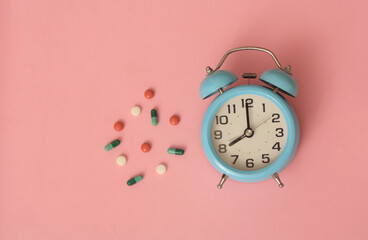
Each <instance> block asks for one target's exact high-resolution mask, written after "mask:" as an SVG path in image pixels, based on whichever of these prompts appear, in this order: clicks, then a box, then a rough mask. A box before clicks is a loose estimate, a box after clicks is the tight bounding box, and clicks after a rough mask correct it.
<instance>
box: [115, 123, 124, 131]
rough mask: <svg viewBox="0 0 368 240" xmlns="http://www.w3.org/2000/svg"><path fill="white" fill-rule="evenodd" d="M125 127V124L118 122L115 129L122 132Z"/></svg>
mask: <svg viewBox="0 0 368 240" xmlns="http://www.w3.org/2000/svg"><path fill="white" fill-rule="evenodd" d="M123 128H124V124H123V123H122V122H116V123H115V124H114V129H115V131H117V132H120V131H121V130H123Z"/></svg>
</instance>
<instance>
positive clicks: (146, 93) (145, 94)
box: [144, 89, 155, 99]
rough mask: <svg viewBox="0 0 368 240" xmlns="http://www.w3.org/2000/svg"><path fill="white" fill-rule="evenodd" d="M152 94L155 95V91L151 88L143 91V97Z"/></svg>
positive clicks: (148, 97)
mask: <svg viewBox="0 0 368 240" xmlns="http://www.w3.org/2000/svg"><path fill="white" fill-rule="evenodd" d="M154 95H155V93H154V92H153V90H151V89H148V90H146V91H145V92H144V97H145V98H147V99H151V98H153V96H154Z"/></svg>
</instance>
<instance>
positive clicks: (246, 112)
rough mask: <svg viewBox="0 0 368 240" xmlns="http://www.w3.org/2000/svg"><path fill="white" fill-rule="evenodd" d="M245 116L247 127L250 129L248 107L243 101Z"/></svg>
mask: <svg viewBox="0 0 368 240" xmlns="http://www.w3.org/2000/svg"><path fill="white" fill-rule="evenodd" d="M245 116H246V118H247V129H251V128H250V122H249V107H248V103H245Z"/></svg>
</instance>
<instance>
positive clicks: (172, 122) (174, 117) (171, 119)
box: [170, 115, 180, 125]
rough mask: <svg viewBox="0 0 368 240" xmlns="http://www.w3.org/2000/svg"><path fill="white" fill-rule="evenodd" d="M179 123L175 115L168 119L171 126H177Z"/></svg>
mask: <svg viewBox="0 0 368 240" xmlns="http://www.w3.org/2000/svg"><path fill="white" fill-rule="evenodd" d="M179 122H180V119H179V117H177V116H175V115H173V116H171V118H170V124H171V125H177V124H178V123H179Z"/></svg>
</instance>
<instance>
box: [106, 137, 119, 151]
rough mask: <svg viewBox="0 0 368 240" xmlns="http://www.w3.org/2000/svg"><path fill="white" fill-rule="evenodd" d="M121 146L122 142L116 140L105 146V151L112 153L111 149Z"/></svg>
mask: <svg viewBox="0 0 368 240" xmlns="http://www.w3.org/2000/svg"><path fill="white" fill-rule="evenodd" d="M119 144H120V140H119V139H116V140H114V141H112V142H111V143H109V144H107V145H106V146H105V150H106V151H110V150H111V149H113V148H114V147H116V146H118V145H119Z"/></svg>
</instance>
